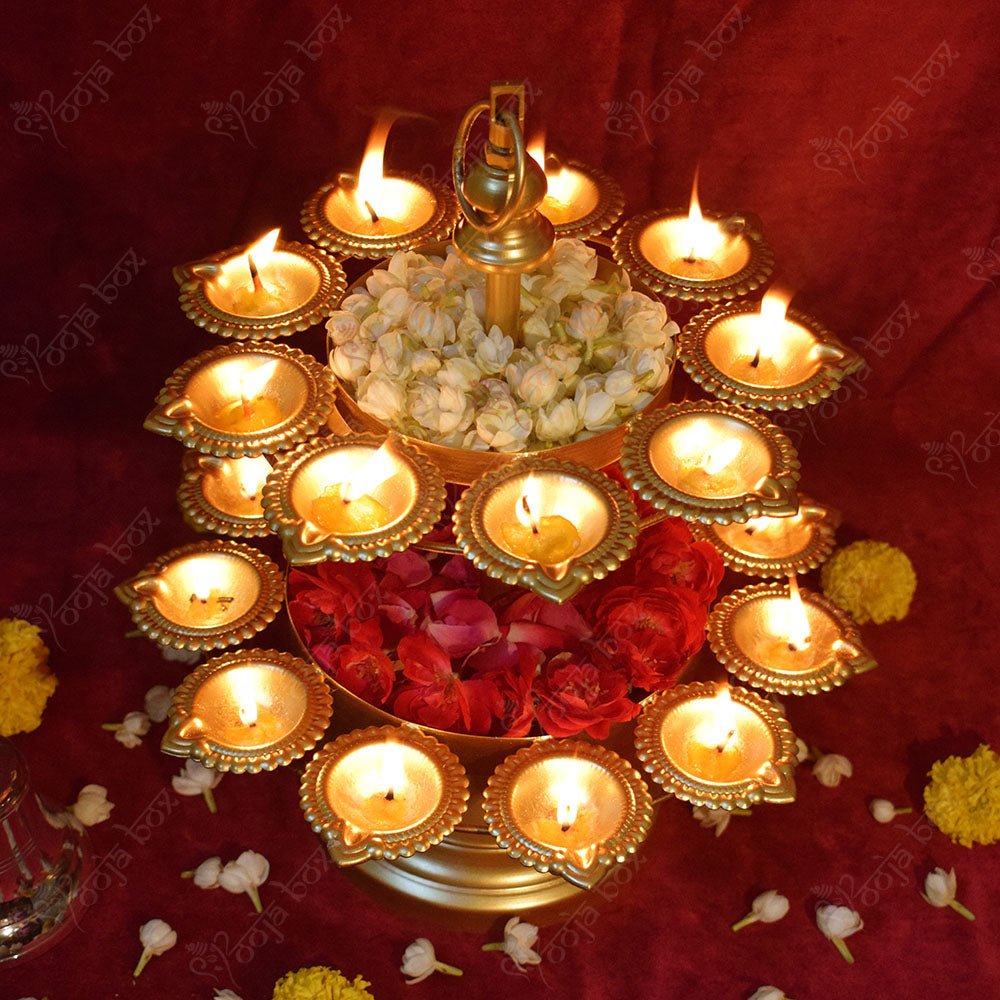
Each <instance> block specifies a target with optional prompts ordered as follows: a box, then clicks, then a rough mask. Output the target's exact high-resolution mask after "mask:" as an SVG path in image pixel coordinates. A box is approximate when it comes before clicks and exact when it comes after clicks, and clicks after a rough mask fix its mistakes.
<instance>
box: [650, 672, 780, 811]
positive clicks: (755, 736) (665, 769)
mask: <svg viewBox="0 0 1000 1000" xmlns="http://www.w3.org/2000/svg"><path fill="white" fill-rule="evenodd" d="M635 747H636V752H637V754H638V756H639V760H640V761H641V762H642V765H643V767H644V768H645V770H646V771H647V772H648V773H649V775H650V776H651V777H652V779H653V781H655V782H656V783H657V784H659V785H662V786H663V787H664V789H665V790H666V791H667V792H670V793H672V794H673V795H675V796H676V797H677V798H679V799H684V800H685V801H688V802H692V803H694V804H695V805H703V806H708V807H709V808H712V809H747V808H749V807H750V806H751V805H753V804H754V803H755V802H776V803H788V802H792V801H794V799H795V782H794V779H793V772H794V770H795V764H796V756H795V751H796V744H795V734H794V733H793V732H792V731H791V729H790V728H789V726H788V723H787V722H786V721H785V720H784V719H783V718H782V717H781V715H780V713H779V712H778V709H777V708H776V707H775V706H774V704H773V703H772V702H770V701H767V700H766V699H764V698H762V697H761V696H760V695H758V694H756V693H755V692H753V691H747V690H745V689H743V688H731V687H729V686H728V685H726V684H723V685H722V686H721V687H719V686H717V685H715V684H709V683H696V684H682V685H678V686H677V687H674V688H671V689H670V690H669V691H658V692H657V693H656V694H654V695H651V696H650V697H649V698H648V699H647V700H646V702H645V703H644V706H643V709H642V712H641V713H640V715H639V720H638V722H637V724H636V728H635Z"/></svg>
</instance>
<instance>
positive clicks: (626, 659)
mask: <svg viewBox="0 0 1000 1000" xmlns="http://www.w3.org/2000/svg"><path fill="white" fill-rule="evenodd" d="M596 616H597V621H596V623H595V627H594V634H595V637H596V638H597V640H598V641H599V642H600V644H601V645H602V646H603V647H604V648H605V650H607V652H608V655H609V656H611V657H612V658H613V659H614V660H616V661H617V662H619V663H621V664H622V665H627V667H628V670H629V674H630V677H631V680H632V683H633V684H634V685H635V686H636V687H640V688H643V689H644V690H646V691H660V690H662V689H663V688H668V687H671V686H673V684H674V682H675V681H676V679H677V675H678V674H679V673H680V671H681V669H682V668H683V666H684V665H685V664H686V663H687V661H688V660H689V659H690V658H691V657H692V656H694V654H695V653H696V652H697V651H698V650H699V649H700V648H701V644H702V642H703V641H704V638H705V621H706V619H707V617H708V615H707V612H706V610H705V607H704V605H703V604H702V603H701V601H700V600H699V599H698V596H697V594H695V592H694V591H693V590H689V589H688V588H687V587H654V588H652V589H647V588H644V587H617V588H616V589H614V590H612V591H610V592H609V593H608V594H606V595H605V596H604V598H603V599H602V600H601V602H600V604H599V605H598V606H597V609H596Z"/></svg>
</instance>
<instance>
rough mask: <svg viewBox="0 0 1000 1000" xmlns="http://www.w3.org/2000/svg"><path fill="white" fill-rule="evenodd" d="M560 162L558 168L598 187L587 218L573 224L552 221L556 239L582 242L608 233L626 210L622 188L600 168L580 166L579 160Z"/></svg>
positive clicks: (574, 221)
mask: <svg viewBox="0 0 1000 1000" xmlns="http://www.w3.org/2000/svg"><path fill="white" fill-rule="evenodd" d="M559 162H560V166H561V167H563V168H565V169H568V170H575V171H576V172H577V173H580V174H583V175H584V176H585V177H587V178H588V179H589V180H590V181H592V182H593V184H594V186H595V187H596V188H597V204H596V205H595V206H594V207H593V208H592V209H591V210H590V211H589V212H588V213H587V214H586V215H583V216H581V217H580V218H579V219H574V220H573V221H572V222H559V223H555V222H553V223H552V228H553V229H554V230H555V231H556V238H557V239H558V238H560V237H562V238H574V239H578V240H585V239H588V238H589V237H592V236H600V235H601V233H604V232H607V231H608V230H609V229H610V228H611V227H612V226H613V225H614V224H615V223H616V222H617V221H618V220H619V219H620V218H621V214H622V212H623V211H624V210H625V192H624V191H623V190H622V186H621V185H620V184H619V183H618V181H616V180H615V179H614V178H613V177H612V176H611V175H610V174H608V173H606V172H605V171H603V170H601V169H600V167H594V166H591V165H590V164H589V163H581V162H580V161H579V160H560V161H559ZM542 214H543V215H544V214H545V213H544V212H543V213H542ZM549 221H551V220H549Z"/></svg>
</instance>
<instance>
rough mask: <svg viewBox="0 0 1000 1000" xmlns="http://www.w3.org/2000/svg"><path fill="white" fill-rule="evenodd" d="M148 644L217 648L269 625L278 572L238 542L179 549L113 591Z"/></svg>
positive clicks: (276, 605) (278, 592)
mask: <svg viewBox="0 0 1000 1000" xmlns="http://www.w3.org/2000/svg"><path fill="white" fill-rule="evenodd" d="M115 596H117V597H118V599H119V600H120V601H121V602H122V603H123V604H125V605H127V606H128V609H129V611H130V612H131V614H132V621H133V622H134V623H135V626H136V628H138V629H140V630H141V631H142V632H143V633H144V634H145V635H146V636H147V637H148V638H150V639H153V640H154V641H155V642H158V643H159V644H160V645H161V646H172V647H173V648H174V649H190V650H205V649H222V648H224V647H226V646H233V645H236V644H237V643H239V642H243V641H244V640H245V639H249V638H251V637H252V636H254V635H256V634H257V633H258V632H260V631H261V630H262V629H263V628H265V627H266V626H267V625H269V624H270V623H271V622H273V621H274V619H275V616H276V615H277V613H278V611H279V609H280V608H281V605H282V601H283V597H284V595H283V592H282V574H281V570H280V569H279V568H278V567H277V566H276V565H275V564H274V563H273V562H272V561H271V560H270V559H268V558H267V556H265V555H263V553H261V552H258V551H257V549H255V548H252V547H251V546H249V545H243V544H242V543H240V542H233V541H228V540H226V539H216V540H214V541H206V542H195V543H193V544H192V545H183V546H181V547H180V548H177V549H171V550H170V551H169V552H167V553H165V554H164V555H162V556H159V557H158V558H157V559H154V560H153V562H151V563H150V564H149V565H148V566H146V567H144V568H143V570H142V571H141V572H140V573H139V574H138V575H137V576H134V577H132V578H131V579H129V580H126V581H125V582H124V583H121V584H119V585H118V586H117V587H116V588H115Z"/></svg>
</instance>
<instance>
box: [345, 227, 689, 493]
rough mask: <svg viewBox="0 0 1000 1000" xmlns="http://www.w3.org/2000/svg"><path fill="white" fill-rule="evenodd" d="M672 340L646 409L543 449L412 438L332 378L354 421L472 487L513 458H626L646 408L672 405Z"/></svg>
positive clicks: (441, 247) (430, 249)
mask: <svg viewBox="0 0 1000 1000" xmlns="http://www.w3.org/2000/svg"><path fill="white" fill-rule="evenodd" d="M590 242H591V243H596V244H597V245H596V246H595V247H593V249H594V250H595V252H597V260H598V271H597V276H598V277H601V276H602V265H603V267H604V268H605V270H604V274H605V275H606V274H607V268H610V267H612V266H613V265H614V264H615V261H614V260H612V259H611V258H609V257H603V256H601V254H600V252H599V251H600V249H601V248H603V249H605V250H606V249H607V244H606V243H605V242H602V241H599V240H591V241H590ZM449 246H451V243H450V242H438V243H427V244H422V245H420V246H415V247H412V248H410V249H412V250H413V251H414V252H415V253H421V254H424V255H442V256H443V255H444V254H445V253H446V252H447V248H448V247H449ZM380 266H381V265H376V267H372V268H369V269H368V270H367V271H365V273H364V274H362V275H361V276H360V277H359V278H357V279H356V280H355V281H353V282H351V284H350V285H348V287H347V291H346V292H345V293H344V297H345V298H346V297H347V296H349V295H350V294H351V293H352V292H353V291H354V290H355V289H356V288H359V287H363V286H364V284H365V282H366V281H367V280H368V277H369V275H370V274H371V273H372V271H375V270H377V269H378V267H380ZM626 270H627V269H626ZM629 281H630V282H631V284H632V288H633V289H634V290H635V291H638V292H642V294H644V295H648V296H650V297H651V298H652V299H654V300H655V301H660V299H659V297H658V296H657V294H656V292H654V291H653V290H652V289H651V288H648V287H646V286H645V285H644V284H642V283H641V282H639V281H636V280H635V278H634V276H633V275H632V274H629ZM668 320H669V314H668ZM669 343H670V344H671V345H672V346H673V347H674V352H673V355H672V357H671V358H670V373H669V374H668V375H667V379H666V381H665V382H664V383H663V385H662V386H661V387H660V389H659V390H658V391H657V393H656V395H655V396H654V397H653V398H652V399H651V400H650V401H649V403H647V404H646V406H645V408H644V409H642V410H639V411H637V412H636V413H633V414H632V415H631V416H630V417H628V418H626V419H625V420H623V421H622V422H621V423H620V424H619V425H618V426H617V427H613V428H612V429H611V430H608V431H603V432H602V433H600V434H596V435H595V436H594V437H591V438H585V439H584V440H581V441H572V442H570V443H569V444H564V445H559V446H558V447H556V448H539V449H537V450H535V451H519V452H501V451H470V450H466V449H463V448H450V447H446V446H445V445H440V444H436V443H435V442H433V441H425V440H424V439H423V438H417V437H410V436H409V435H408V434H402V433H400V432H399V431H397V430H396V429H395V428H390V427H389V425H388V424H384V423H382V421H381V420H378V419H377V418H376V417H373V416H372V415H371V414H370V413H367V412H365V411H364V410H362V409H361V407H360V406H359V405H358V403H357V401H356V400H355V399H354V397H353V396H352V395H351V391H350V389H349V388H348V387H347V386H346V385H345V384H344V383H343V382H342V381H341V380H340V379H339V378H337V377H336V376H332V378H333V380H334V382H335V384H336V386H337V398H338V400H339V403H340V405H341V406H342V407H343V409H344V410H345V411H346V415H347V417H349V418H350V419H351V421H353V422H354V423H356V424H359V425H360V426H362V427H363V428H364V429H365V430H367V431H370V432H371V433H373V434H382V435H387V434H389V433H393V434H395V435H396V437H397V438H398V439H399V440H400V441H405V442H406V443H407V444H408V445H409V446H410V447H411V448H414V449H416V450H417V451H419V452H421V454H423V455H425V456H426V457H427V458H428V459H429V460H430V461H431V462H433V463H434V465H436V466H437V468H438V469H439V470H440V471H441V475H443V476H444V478H445V480H446V481H447V482H449V483H455V484H456V485H459V486H471V485H472V484H473V483H474V482H475V481H476V480H477V479H479V478H480V477H481V476H484V475H486V473H488V472H492V471H494V470H495V469H502V468H505V467H506V466H507V465H509V464H510V463H511V462H516V461H518V460H523V459H524V458H526V457H533V456H542V457H545V458H555V459H561V460H564V461H569V462H579V463H580V464H581V465H585V466H587V467H588V468H591V469H603V468H604V467H605V466H608V465H613V464H614V463H615V462H617V461H618V460H619V458H620V457H621V450H622V442H623V441H624V438H625V435H626V433H627V431H628V428H629V426H630V425H631V424H632V423H633V422H634V421H635V420H636V419H638V417H639V416H641V415H642V414H643V413H650V412H653V411H654V410H658V409H660V408H661V407H663V406H666V405H667V403H669V401H670V390H671V388H672V386H673V381H674V370H675V367H676V363H677V350H676V342H675V340H671V341H670V342H669ZM328 346H329V342H328Z"/></svg>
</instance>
